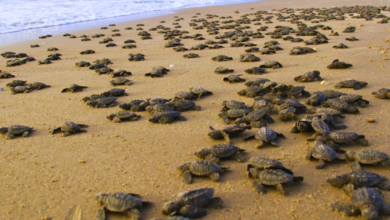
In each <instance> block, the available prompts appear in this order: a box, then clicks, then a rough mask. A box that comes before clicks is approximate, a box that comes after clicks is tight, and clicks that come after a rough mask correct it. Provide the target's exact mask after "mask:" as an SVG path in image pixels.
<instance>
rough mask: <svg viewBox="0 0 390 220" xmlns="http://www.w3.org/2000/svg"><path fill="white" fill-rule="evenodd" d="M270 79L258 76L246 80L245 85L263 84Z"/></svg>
mask: <svg viewBox="0 0 390 220" xmlns="http://www.w3.org/2000/svg"><path fill="white" fill-rule="evenodd" d="M256 68H259V67H256ZM268 81H270V80H269V79H266V78H257V79H254V80H251V81H248V82H246V83H245V85H246V86H261V85H263V84H264V83H266V82H268Z"/></svg>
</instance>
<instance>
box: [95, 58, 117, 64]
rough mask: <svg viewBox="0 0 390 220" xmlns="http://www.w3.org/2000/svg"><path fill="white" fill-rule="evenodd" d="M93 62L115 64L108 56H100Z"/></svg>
mask: <svg viewBox="0 0 390 220" xmlns="http://www.w3.org/2000/svg"><path fill="white" fill-rule="evenodd" d="M93 63H103V64H104V65H106V66H107V65H108V64H113V62H112V61H111V60H110V59H107V58H100V59H98V60H95V61H93Z"/></svg>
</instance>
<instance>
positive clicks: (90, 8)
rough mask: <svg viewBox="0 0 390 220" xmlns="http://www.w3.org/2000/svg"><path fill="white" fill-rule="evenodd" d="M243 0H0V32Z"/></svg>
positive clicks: (243, 0) (242, 0)
mask: <svg viewBox="0 0 390 220" xmlns="http://www.w3.org/2000/svg"><path fill="white" fill-rule="evenodd" d="M241 2H249V1H245V0H241V1H240V0H0V34H4V33H12V32H18V31H23V30H30V29H34V28H43V27H52V26H58V25H67V24H74V23H79V22H86V21H94V20H102V19H107V18H115V17H120V16H129V15H134V14H140V13H141V14H142V13H145V12H155V11H163V10H175V9H181V8H190V7H201V6H209V5H216V4H233V3H241Z"/></svg>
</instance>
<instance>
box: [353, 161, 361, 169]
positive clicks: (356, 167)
mask: <svg viewBox="0 0 390 220" xmlns="http://www.w3.org/2000/svg"><path fill="white" fill-rule="evenodd" d="M351 168H352V170H353V171H361V170H362V167H361V166H360V163H359V162H358V161H355V162H353V163H352V165H351Z"/></svg>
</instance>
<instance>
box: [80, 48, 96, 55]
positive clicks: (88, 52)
mask: <svg viewBox="0 0 390 220" xmlns="http://www.w3.org/2000/svg"><path fill="white" fill-rule="evenodd" d="M93 53H95V51H94V50H90V49H88V50H84V51H81V52H80V54H93Z"/></svg>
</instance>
